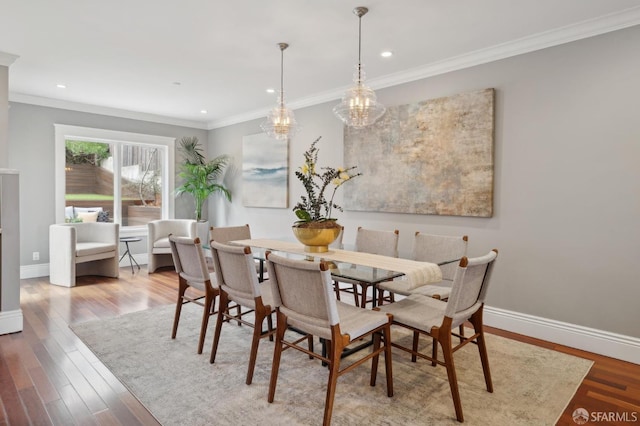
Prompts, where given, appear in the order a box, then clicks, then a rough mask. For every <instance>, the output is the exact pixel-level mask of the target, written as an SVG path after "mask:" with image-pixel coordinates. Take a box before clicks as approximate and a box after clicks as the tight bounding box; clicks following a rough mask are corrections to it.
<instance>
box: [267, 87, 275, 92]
mask: <svg viewBox="0 0 640 426" xmlns="http://www.w3.org/2000/svg"><path fill="white" fill-rule="evenodd" d="M267 93H276V89H271V88H269V89H267Z"/></svg>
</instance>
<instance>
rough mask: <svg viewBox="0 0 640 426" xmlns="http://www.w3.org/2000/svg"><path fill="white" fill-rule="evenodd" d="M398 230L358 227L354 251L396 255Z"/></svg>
mask: <svg viewBox="0 0 640 426" xmlns="http://www.w3.org/2000/svg"><path fill="white" fill-rule="evenodd" d="M398 235H399V234H398V231H397V230H396V231H377V230H373V229H365V228H362V227H360V228H358V233H357V234H356V251H359V252H362V253H371V254H379V255H382V256H390V257H398Z"/></svg>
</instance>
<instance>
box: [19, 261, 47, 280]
mask: <svg viewBox="0 0 640 426" xmlns="http://www.w3.org/2000/svg"><path fill="white" fill-rule="evenodd" d="M48 276H49V264H48V263H40V264H38V265H21V266H20V279H21V280H23V279H26V278H38V277H48Z"/></svg>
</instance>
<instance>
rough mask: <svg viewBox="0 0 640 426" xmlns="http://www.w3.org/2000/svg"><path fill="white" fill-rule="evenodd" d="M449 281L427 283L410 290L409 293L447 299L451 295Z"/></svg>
mask: <svg viewBox="0 0 640 426" xmlns="http://www.w3.org/2000/svg"><path fill="white" fill-rule="evenodd" d="M451 285H452V283H451V281H440V282H439V283H436V284H428V285H424V286H422V287H418V288H416V289H415V290H411V294H421V295H423V296H429V297H436V296H437V297H438V298H439V299H442V300H445V299H448V298H449V296H450V295H451Z"/></svg>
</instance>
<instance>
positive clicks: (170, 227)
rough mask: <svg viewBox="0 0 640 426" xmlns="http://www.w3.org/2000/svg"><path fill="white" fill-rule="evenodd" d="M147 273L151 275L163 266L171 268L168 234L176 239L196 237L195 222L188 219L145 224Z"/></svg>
mask: <svg viewBox="0 0 640 426" xmlns="http://www.w3.org/2000/svg"><path fill="white" fill-rule="evenodd" d="M147 228H148V231H149V233H148V236H147V252H148V254H149V260H148V264H147V269H148V272H149V273H150V274H151V273H153V272H155V271H156V269H158V268H162V267H163V266H173V257H172V256H171V245H170V244H169V234H173V235H174V236H176V237H189V238H195V237H196V221H195V220H190V219H166V220H153V221H151V222H149V223H148V224H147Z"/></svg>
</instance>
